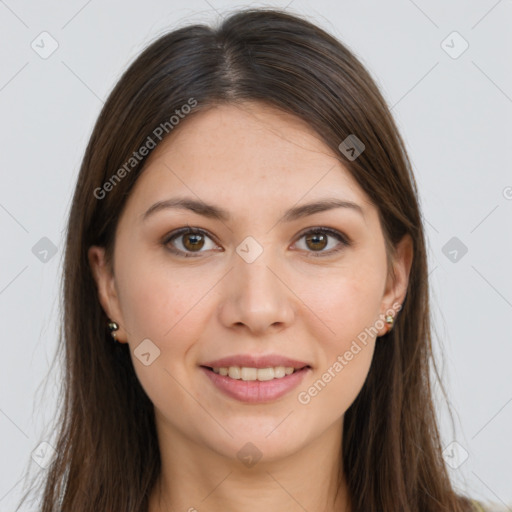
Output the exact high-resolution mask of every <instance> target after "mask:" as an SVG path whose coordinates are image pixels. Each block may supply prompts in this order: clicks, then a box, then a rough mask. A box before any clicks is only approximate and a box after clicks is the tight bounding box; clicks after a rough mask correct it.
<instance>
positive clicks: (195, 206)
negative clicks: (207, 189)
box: [141, 197, 364, 222]
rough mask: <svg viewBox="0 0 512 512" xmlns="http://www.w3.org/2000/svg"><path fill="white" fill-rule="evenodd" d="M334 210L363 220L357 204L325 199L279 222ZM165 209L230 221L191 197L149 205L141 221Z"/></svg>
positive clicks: (221, 211) (220, 211)
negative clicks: (352, 213) (355, 215)
mask: <svg viewBox="0 0 512 512" xmlns="http://www.w3.org/2000/svg"><path fill="white" fill-rule="evenodd" d="M334 208H347V209H349V210H352V211H355V212H358V213H359V214H360V215H362V216H363V218H364V210H363V208H362V207H361V206H360V205H358V204H357V203H353V202H352V201H346V200H342V199H338V198H326V199H322V200H320V201H315V202H313V203H308V204H304V205H301V206H295V207H293V208H290V209H289V210H287V211H286V212H285V213H284V215H283V216H282V217H281V218H280V219H279V222H292V221H294V220H297V219H300V218H303V217H307V216H308V215H313V214H315V213H319V212H324V211H327V210H332V209H334ZM167 209H180V210H190V211H192V212H194V213H197V214H199V215H203V216H204V217H207V218H209V219H214V220H219V221H222V222H228V221H229V220H230V219H231V214H230V213H229V212H228V211H227V210H225V209H223V208H221V207H220V206H216V205H213V204H208V203H205V202H204V201H198V200H196V199H194V198H191V197H175V198H171V199H166V200H164V201H158V202H156V203H155V204H153V205H151V206H150V207H149V208H148V209H147V210H146V212H145V213H143V214H142V215H141V219H142V221H145V220H146V219H148V217H150V216H152V215H154V214H155V213H156V212H159V211H162V210H167Z"/></svg>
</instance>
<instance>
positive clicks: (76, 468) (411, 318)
mask: <svg viewBox="0 0 512 512" xmlns="http://www.w3.org/2000/svg"><path fill="white" fill-rule="evenodd" d="M246 100H251V101H252V100H257V101H258V100H259V101H263V102H266V103H267V104H270V105H272V106H274V107H276V108H278V109H282V110H283V111H286V112H290V113H293V114H295V115H296V116H298V117H300V118H302V119H303V120H305V121H306V122H307V123H309V125H310V126H311V127H312V128H313V129H314V130H315V131H316V132H317V133H318V134H319V136H320V137H321V138H322V139H323V141H324V142H325V143H326V144H327V145H328V146H329V147H330V148H331V149H332V151H333V153H334V154H336V155H337V157H338V158H339V159H340V161H341V162H342V163H343V165H344V166H345V167H346V168H347V169H348V171H349V172H350V173H351V175H352V176H353V177H354V178H355V179H356V180H357V182H358V183H359V185H360V186H361V188H362V189H363V190H364V191H365V193H366V194H367V195H368V196H369V197H370V198H371V200H372V201H373V203H374V205H375V206H376V207H377V209H378V212H379V216H380V220H381V225H382V229H383V232H384V236H385V240H386V247H387V251H388V258H389V255H390V254H392V253H393V249H394V247H395V246H396V244H397V243H398V242H399V241H400V240H401V238H402V237H403V236H404V235H405V234H407V233H408V234H409V235H410V236H411V238H412V241H413V244H414V245H413V248H414V259H413V263H412V268H411V272H410V277H409V287H408V290H407V295H406V299H405V301H404V304H403V307H402V310H401V312H400V313H399V315H398V317H397V319H396V322H395V326H394V328H393V330H392V331H390V332H389V333H388V334H386V335H385V337H384V338H383V339H381V341H380V342H379V343H377V344H376V348H375V353H374V358H373V361H372V365H371V368H370V371H369V375H368V378H367V380H366V382H365V384H364V386H363V388H362V390H361V392H360V393H359V395H358V396H357V398H356V400H355V401H354V403H353V404H352V405H351V407H350V408H349V409H348V410H347V411H346V414H345V419H344V435H343V445H342V453H341V454H340V457H341V458H342V465H343V468H344V471H345V474H346V478H347V482H348V486H349V491H350V496H351V502H352V507H353V511H354V512H369V511H371V512H376V511H379V512H397V511H404V512H434V511H435V512H439V511H446V512H448V511H449V512H462V511H466V510H472V508H471V505H470V502H469V500H468V499H467V498H465V497H464V496H462V495H458V494H457V493H456V492H455V490H454V489H453V488H452V485H451V482H450V479H449V475H448V473H447V470H446V467H445V464H444V461H443V457H442V447H441V442H440V435H439V431H438V426H437V419H436V413H435V408H434V402H433V396H432V389H431V382H430V375H429V371H430V368H431V367H432V368H433V369H434V370H435V373H436V375H437V376H438V377H439V375H438V372H437V369H436V365H435V361H434V358H433V352H432V342H431V338H432V336H431V326H430V310H429V291H428V273H427V259H426V250H425V239H424V229H423V224H422V218H421V214H420V209H419V205H418V195H417V189H416V183H415V180H414V176H413V173H412V168H411V163H410V161H409V159H408V156H407V154H406V151H405V147H404V143H403V140H402V139H401V137H400V135H399V133H398V130H397V128H396V125H395V123H394V120H393V118H392V116H391V114H390V111H389V109H388V107H387V105H386V103H385V101H384V99H383V97H382V96H381V94H380V92H379V90H378V88H377V86H376V84H375V83H374V81H373V79H372V78H371V76H370V74H369V73H368V71H367V70H366V69H365V68H364V66H363V65H362V64H361V62H360V61H359V60H358V59H357V58H356V57H355V56H354V55H353V54H352V53H351V51H350V50H349V49H348V48H347V47H346V46H344V45H343V44H342V43H340V42H339V41H338V40H336V39H335V38H334V37H332V36H330V35H329V34H327V33H326V32H325V31H323V30H321V29H320V28H319V27H317V26H315V25H314V24H312V23H310V22H308V21H306V20H305V19H303V18H301V17H300V16H299V15H292V14H289V13H286V12H284V11H281V10H278V9H245V10H241V11H237V12H235V13H232V14H231V15H230V16H229V17H227V18H226V19H225V20H224V21H223V22H222V23H221V24H220V26H218V27H214V28H211V27H208V26H205V25H193V26H186V27H182V28H179V29H176V30H174V31H172V32H169V33H167V34H165V35H163V36H161V37H159V38H158V39H157V40H156V41H155V42H153V43H152V44H151V45H149V46H148V47H147V48H146V49H145V50H144V51H143V52H142V53H141V54H140V56H138V57H137V58H136V60H135V61H134V62H133V63H132V64H131V65H130V66H129V68H128V69H127V70H126V71H125V73H124V74H123V76H122V77H121V79H120V80H119V81H118V83H117V85H116V86H115V88H114V89H113V91H112V92H111V94H110V96H109V98H108V99H107V101H106V103H105V105H104V107H103V109H102V111H101V114H100V116H99V118H98V120H97V123H96V125H95V128H94V131H93V133H92V135H91V138H90V141H89V144H88V146H87V149H86V152H85V155H84V158H83V162H82V166H81V169H80V173H79V176H78V181H77V184H76V189H75V192H74V196H73V202H72V205H71V211H70V215H69V223H68V227H67V234H66V236H67V240H66V250H65V262H64V270H63V293H62V299H63V304H62V312H63V315H62V326H63V331H62V332H61V337H62V344H61V345H60V349H61V350H60V351H59V352H58V355H59V356H60V360H61V363H62V367H63V371H64V372H65V374H64V380H63V393H62V403H61V404H60V405H61V407H60V409H59V413H60V416H58V417H57V419H56V435H55V441H54V442H51V443H50V444H52V446H53V447H54V448H55V450H56V456H55V458H54V460H53V462H52V464H51V465H50V466H49V468H48V469H47V470H46V473H43V477H44V480H43V483H44V494H43V497H42V502H41V508H40V511H41V512H55V511H68V512H69V511H73V512H86V511H94V512H107V511H108V512H113V511H123V512H145V511H147V507H148V497H149V495H150V492H151V490H152V489H153V486H154V484H155V482H156V479H157V476H158V475H159V471H160V453H159V447H158V442H157V435H156V428H155V421H154V415H153V406H152V403H151V401H150V400H149V398H148V396H147V395H146V394H145V392H144V391H143V389H142V387H141V385H140V383H139V381H138V379H137V377H136V375H135V372H134V369H133V366H132V363H131V359H130V354H129V352H128V350H129V348H128V345H127V344H122V345H119V344H118V345H116V344H114V343H113V342H112V338H111V337H110V335H109V332H108V331H107V329H106V324H107V321H108V319H107V317H106V315H105V313H104V311H103V309H102V307H101V305H100V303H99V300H98V296H97V290H96V286H95V282H94V279H93V275H92V273H91V269H90V267H89V263H88V257H87V250H88V248H89V247H90V246H91V245H101V246H103V247H105V248H106V253H107V256H108V258H109V262H110V263H111V257H112V252H113V243H114V233H115V229H116V225H117V222H118V219H119V217H120V214H121V212H122V209H123V206H124V204H125V201H126V198H127V196H128V195H129V193H130V190H131V188H132V187H133V185H134V183H135V182H136V180H137V178H138V176H139V175H140V173H141V171H142V169H143V168H144V162H145V161H146V158H147V156H144V157H141V158H140V159H139V157H140V148H141V147H143V146H144V145H147V144H148V140H149V139H148V137H149V138H151V139H152V140H153V141H156V142H157V143H159V142H160V138H161V139H163V138H164V137H163V136H162V135H165V136H172V126H170V124H171V123H170V122H169V120H170V118H171V116H172V115H173V114H174V113H175V112H176V110H180V109H182V107H183V105H192V104H193V107H191V108H188V110H187V111H186V112H188V113H187V119H186V120H185V121H184V122H187V121H188V119H189V118H192V117H193V116H194V115H195V113H196V112H200V111H202V110H204V109H206V108H209V107H211V106H213V105H216V104H220V103H233V102H243V101H246ZM189 111H190V112H189ZM181 112H184V109H182V110H181ZM180 117H181V116H180ZM162 126H164V127H166V128H165V130H164V131H162V128H160V131H157V128H158V127H162ZM155 131H156V132H157V133H160V132H162V133H161V134H160V135H161V137H160V138H159V137H157V136H156V135H155ZM349 135H356V136H357V138H358V139H360V140H361V141H362V142H363V143H364V145H365V150H364V151H363V153H362V154H361V155H360V156H359V157H358V158H357V159H355V160H350V159H347V158H346V157H345V156H344V155H342V154H341V152H340V150H339V144H340V143H341V142H342V141H344V140H345V139H346V138H347V137H348V136H349ZM135 153H137V155H139V157H137V161H136V162H135V161H132V160H131V159H132V158H134V157H133V155H134V154H135ZM127 162H130V164H129V165H128V166H127ZM120 169H124V170H125V172H124V173H123V172H118V171H119V170H120ZM114 175H116V176H117V178H116V177H115V176H114ZM121 175H122V176H121ZM106 183H110V185H109V186H105V184H106ZM440 384H441V383H440ZM441 389H442V390H443V393H444V394H445V396H446V393H445V392H444V389H443V388H442V384H441Z"/></svg>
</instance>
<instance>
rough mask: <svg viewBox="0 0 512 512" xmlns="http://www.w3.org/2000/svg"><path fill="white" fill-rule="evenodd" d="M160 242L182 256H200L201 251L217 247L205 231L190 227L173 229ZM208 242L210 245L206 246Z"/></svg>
mask: <svg viewBox="0 0 512 512" xmlns="http://www.w3.org/2000/svg"><path fill="white" fill-rule="evenodd" d="M162 243H163V245H164V246H165V247H167V248H168V249H169V250H170V251H171V252H172V253H173V254H177V255H178V256H184V257H190V256H200V255H201V253H203V252H206V251H207V250H209V249H210V250H211V249H215V247H217V246H216V244H215V243H214V242H213V240H212V239H211V238H210V237H209V236H208V235H207V234H206V232H204V231H203V230H201V229H198V228H191V227H186V228H181V229H178V230H177V231H174V232H173V233H171V234H170V235H169V236H167V237H166V238H165V239H164V241H163V242H162ZM208 243H209V244H210V246H208ZM203 248H205V250H202V249H203Z"/></svg>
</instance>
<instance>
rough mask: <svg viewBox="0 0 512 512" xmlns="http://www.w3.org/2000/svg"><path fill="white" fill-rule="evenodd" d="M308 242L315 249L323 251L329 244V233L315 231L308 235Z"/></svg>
mask: <svg viewBox="0 0 512 512" xmlns="http://www.w3.org/2000/svg"><path fill="white" fill-rule="evenodd" d="M306 244H311V245H308V247H309V248H310V249H312V250H314V251H321V250H322V249H325V247H326V246H327V235H326V234H325V233H314V234H310V235H308V236H306Z"/></svg>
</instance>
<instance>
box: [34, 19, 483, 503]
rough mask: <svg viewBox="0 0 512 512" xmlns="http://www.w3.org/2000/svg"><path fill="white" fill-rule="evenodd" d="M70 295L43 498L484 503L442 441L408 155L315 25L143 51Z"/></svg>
mask: <svg viewBox="0 0 512 512" xmlns="http://www.w3.org/2000/svg"><path fill="white" fill-rule="evenodd" d="M63 299H64V318H63V326H64V344H63V348H64V354H63V355H64V363H65V370H66V380H65V396H64V403H63V408H62V411H61V417H60V418H59V419H58V422H59V423H58V424H57V428H58V435H57V437H56V440H55V442H54V444H53V446H54V448H55V450H56V455H55V458H54V460H53V462H52V464H51V466H50V467H49V468H48V470H47V474H46V475H45V476H46V478H45V480H44V496H43V500H42V506H41V511H42V512H50V511H54V510H63V511H69V510H73V511H74V512H82V511H84V512H85V511H89V510H91V511H92V510H94V511H123V512H124V511H133V512H136V511H137V512H139V511H149V512H161V511H166V510H189V511H193V510H204V511H218V510H247V509H249V507H250V510H252V511H259V510H287V511H288V510H289V511H295V510H308V511H310V512H312V511H325V512H331V511H335V510H336V511H343V512H348V511H351V512H356V511H358V512H359V511H360V512H363V511H364V512H367V511H379V512H380V511H385V512H396V511H407V512H413V511H415V512H434V511H436V512H437V511H447V512H448V511H449V512H456V511H460V512H462V511H471V510H479V508H478V507H479V506H480V505H479V504H477V503H476V502H475V501H472V500H470V499H469V498H467V497H464V496H461V495H458V494H457V493H456V492H455V490H454V489H453V487H452V485H451V483H450V480H449V477H448V474H447V470H446V467H445V464H444V461H443V457H442V446H441V442H440V437H439V432H438V427H437V423H436V416H435V410H434V406H433V401H432V393H431V387H430V381H429V369H430V365H431V364H432V365H434V361H433V358H432V347H431V332H430V317H429V303H428V271H427V263H426V252H425V239H424V230H423V225H422V219H421V213H420V210H419V206H418V200H417V190H416V184H415V181H414V176H413V174H412V171H411V165H410V162H409V160H408V157H407V154H406V151H405V149H404V145H403V142H402V139H401V137H400V135H399V133H398V131H397V128H396V126H395V124H394V121H393V119H392V117H391V115H390V112H389V110H388V108H387V106H386V104H385V101H384V100H383V98H382V96H381V94H380V93H379V91H378V89H377V87H376V85H375V83H374V81H373V80H372V78H371V77H370V75H369V73H368V72H367V71H366V70H365V68H364V67H363V66H362V64H361V63H360V62H359V61H358V60H357V59H356V57H355V56H354V55H353V54H352V53H351V52H350V51H349V50H348V49H347V48H346V47H345V46H344V45H343V44H341V43H340V42H339V41H337V40H335V39H334V38H333V37H331V36H329V35H328V34H326V33H325V32H324V31H322V30H321V29H320V28H318V27H316V26H315V25H313V24H311V23H310V22H308V21H305V20H303V19H301V18H300V17H297V16H292V15H290V14H287V13H285V12H280V11H278V10H271V9H268V10H259V9H254V10H245V11H240V12H238V13H234V14H233V15H231V16H230V17H229V18H227V19H226V20H225V21H224V22H223V23H222V25H221V26H220V27H218V28H215V29H212V28H209V27H206V26H202V25H201V26H200V25H195V26H189V27H185V28H181V29H179V30H175V31H173V32H170V33H168V34H166V35H164V36H163V37H161V38H159V39H158V40H157V41H155V42H154V43H153V44H151V45H150V46H149V47H148V48H147V49H146V50H145V51H144V52H143V53H142V54H141V55H140V56H139V57H138V58H137V59H136V60H135V62H133V64H132V65H131V66H130V67H129V69H128V70H127V71H126V72H125V73H124V75H123V76H122V77H121V79H120V80H119V82H118V84H117V85H116V87H115V89H114V90H113V91H112V93H111V95H110V97H109V98H108V100H107V102H106V103H105V106H104V108H103V110H102V112H101V115H100V117H99V119H98V121H97V124H96V126H95V129H94V132H93V134H92V136H91V139H90V141H89V144H88V147H87V150H86V153H85V156H84V160H83V164H82V167H81V170H80V175H79V178H78V182H77V186H76V190H75V194H74V198H73V204H72V208H71V213H70V218H69V224H68V233H67V246H66V256H65V268H64V294H63ZM433 368H434V369H435V365H434V366H433Z"/></svg>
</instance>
